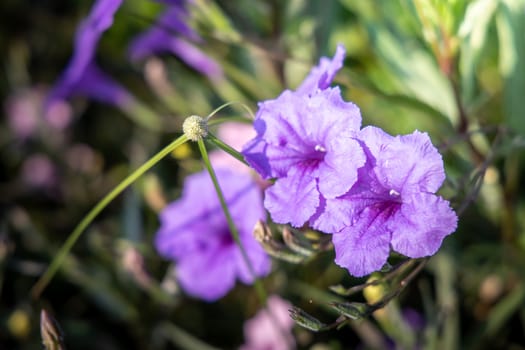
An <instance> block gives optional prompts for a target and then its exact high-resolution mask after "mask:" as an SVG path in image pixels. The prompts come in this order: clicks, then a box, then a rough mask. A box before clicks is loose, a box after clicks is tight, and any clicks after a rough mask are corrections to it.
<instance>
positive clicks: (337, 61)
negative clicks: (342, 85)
mask: <svg viewBox="0 0 525 350" xmlns="http://www.w3.org/2000/svg"><path fill="white" fill-rule="evenodd" d="M345 55H346V50H345V48H344V46H342V45H338V46H337V49H336V52H335V55H334V58H333V59H329V58H327V57H322V58H321V59H320V60H319V64H318V65H317V66H316V67H314V68H313V69H312V70H311V71H310V73H309V74H308V76H307V77H306V79H305V80H304V81H303V82H302V83H301V85H300V86H299V87H298V88H297V89H296V92H297V93H298V94H305V95H307V94H312V93H314V92H316V91H317V90H319V89H320V90H324V89H326V88H327V87H328V86H330V84H331V83H332V80H333V79H334V76H335V74H336V73H337V72H338V71H339V70H340V69H341V68H342V67H343V61H344V59H345Z"/></svg>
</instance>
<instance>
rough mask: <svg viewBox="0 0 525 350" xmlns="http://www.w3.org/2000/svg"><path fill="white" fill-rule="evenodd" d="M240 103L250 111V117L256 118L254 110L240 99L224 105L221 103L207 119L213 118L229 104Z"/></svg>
mask: <svg viewBox="0 0 525 350" xmlns="http://www.w3.org/2000/svg"><path fill="white" fill-rule="evenodd" d="M236 104H238V105H240V106H241V107H242V108H243V109H244V110H245V111H247V112H248V114H249V115H250V117H251V118H252V119H255V115H254V114H253V112H252V110H251V109H250V107H248V106H246V105H245V104H244V103H242V102H240V101H231V102H227V103H225V104H223V105H220V106H219V107H217V108H215V109H214V110H213V111H212V112H211V113H210V114H209V115H208V117H207V118H206V119H208V120H209V119H210V118H212V117H213V116H214V115H215V114H217V113H218V112H219V111H221V110H222V109H224V108H226V107H228V106H231V105H236Z"/></svg>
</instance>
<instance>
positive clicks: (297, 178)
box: [264, 168, 319, 227]
mask: <svg viewBox="0 0 525 350" xmlns="http://www.w3.org/2000/svg"><path fill="white" fill-rule="evenodd" d="M318 205H319V192H318V191H317V186H316V181H315V179H314V178H313V177H312V176H310V175H309V174H308V173H304V172H300V171H297V169H295V168H292V169H291V170H290V173H289V175H288V177H285V178H282V179H279V180H277V181H276V182H275V184H274V185H273V186H270V187H268V188H267V189H266V192H265V199H264V206H265V208H266V209H267V210H268V211H269V212H270V215H271V216H272V219H273V221H275V222H277V223H281V224H285V223H290V224H291V225H292V226H295V227H300V226H302V225H303V224H304V223H305V222H306V221H308V220H309V219H310V217H311V216H312V215H313V214H314V213H315V210H316V208H317V206H318Z"/></svg>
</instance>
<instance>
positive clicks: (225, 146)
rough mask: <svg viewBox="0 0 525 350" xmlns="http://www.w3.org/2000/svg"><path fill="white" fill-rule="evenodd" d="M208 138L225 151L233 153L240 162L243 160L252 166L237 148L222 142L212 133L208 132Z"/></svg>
mask: <svg viewBox="0 0 525 350" xmlns="http://www.w3.org/2000/svg"><path fill="white" fill-rule="evenodd" d="M206 140H207V141H210V142H211V143H213V144H214V145H215V146H217V147H219V148H220V149H222V150H223V151H224V152H226V153H228V154H229V155H231V156H232V157H234V158H235V159H237V160H238V161H239V162H242V163H243V164H244V165H247V166H250V165H249V164H248V163H246V160H244V156H243V155H242V153H240V152H237V151H236V150H235V149H233V148H232V147H231V146H230V145H228V144H226V143H224V142H222V141H221V140H219V139H218V138H217V137H216V136H215V135H213V134H212V133H210V132H209V133H208V135H207V136H206Z"/></svg>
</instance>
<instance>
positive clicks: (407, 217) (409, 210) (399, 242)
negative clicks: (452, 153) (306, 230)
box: [311, 127, 457, 276]
mask: <svg viewBox="0 0 525 350" xmlns="http://www.w3.org/2000/svg"><path fill="white" fill-rule="evenodd" d="M359 139H360V140H361V142H362V145H363V148H364V149H365V151H366V157H367V160H366V164H365V166H363V167H362V168H361V169H359V176H358V181H357V183H356V184H355V185H354V186H353V187H352V189H351V190H350V191H349V192H348V193H346V194H344V195H343V196H340V197H338V198H329V199H326V201H324V202H323V203H322V204H321V205H320V206H319V209H318V212H317V214H316V215H315V217H314V219H312V220H311V223H312V226H313V227H314V228H316V229H319V230H322V231H324V232H331V233H334V235H333V236H332V242H333V244H334V247H335V253H336V258H335V262H336V263H337V264H338V265H340V266H342V267H345V268H347V269H348V271H349V272H350V273H351V274H352V275H354V276H364V275H367V274H369V273H371V272H373V271H376V270H378V269H380V268H381V267H382V266H383V265H384V264H385V262H386V260H387V258H388V255H389V253H390V249H393V250H394V251H396V252H398V253H401V254H403V255H405V256H408V257H411V258H421V257H424V256H430V255H433V254H434V253H436V251H437V250H438V249H439V247H440V246H441V242H442V241H443V239H444V238H445V236H447V235H449V234H450V233H452V232H454V230H455V229H456V225H457V216H456V214H455V212H454V211H453V210H452V209H451V208H450V206H449V203H448V201H446V200H444V199H443V198H441V197H439V196H437V195H435V192H436V191H437V190H438V189H439V187H440V186H441V184H442V183H443V181H444V179H445V172H444V169H443V161H442V159H441V155H440V154H439V153H438V151H437V149H436V148H435V147H434V146H433V145H432V143H431V141H430V139H429V137H428V135H427V134H426V133H421V132H418V131H415V132H414V133H412V134H409V135H403V136H396V137H393V136H390V135H388V134H386V133H385V132H384V131H382V130H381V129H379V128H376V127H366V128H364V129H363V130H361V132H360V133H359Z"/></svg>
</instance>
